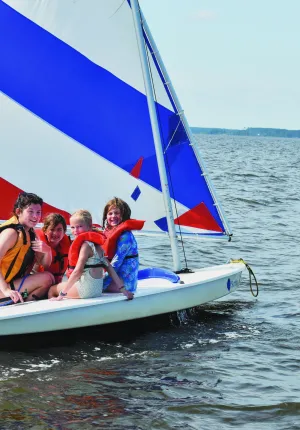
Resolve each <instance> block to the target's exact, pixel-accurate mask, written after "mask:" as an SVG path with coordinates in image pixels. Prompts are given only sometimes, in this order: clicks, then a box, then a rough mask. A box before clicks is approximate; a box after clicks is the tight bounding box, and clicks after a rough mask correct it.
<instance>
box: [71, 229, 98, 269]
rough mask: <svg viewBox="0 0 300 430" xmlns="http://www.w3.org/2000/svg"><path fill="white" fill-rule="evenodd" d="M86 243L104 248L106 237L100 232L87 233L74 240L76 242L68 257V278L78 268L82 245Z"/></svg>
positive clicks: (73, 243)
mask: <svg viewBox="0 0 300 430" xmlns="http://www.w3.org/2000/svg"><path fill="white" fill-rule="evenodd" d="M85 241H89V242H93V243H95V244H96V245H100V246H103V243H104V241H105V236H104V234H103V233H102V232H101V231H99V232H96V231H87V232H85V233H81V234H80V235H79V236H77V237H76V238H75V239H74V241H73V242H72V245H71V247H70V250H69V257H68V258H69V267H68V270H67V276H68V277H69V276H70V275H71V273H72V271H73V270H74V269H75V267H76V264H77V261H78V257H79V252H80V248H81V245H82V244H83V242H85ZM89 267H90V266H89ZM93 267H94V266H93ZM95 267H97V266H95ZM99 267H100V266H99Z"/></svg>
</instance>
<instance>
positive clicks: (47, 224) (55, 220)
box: [42, 213, 67, 233]
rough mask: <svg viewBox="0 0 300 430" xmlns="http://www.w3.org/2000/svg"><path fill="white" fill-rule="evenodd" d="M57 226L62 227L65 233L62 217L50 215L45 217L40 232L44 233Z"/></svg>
mask: <svg viewBox="0 0 300 430" xmlns="http://www.w3.org/2000/svg"><path fill="white" fill-rule="evenodd" d="M58 224H61V225H62V226H63V229H64V232H66V231H67V223H66V220H65V219H64V217H63V216H62V215H60V214H56V213H51V214H49V215H47V216H46V217H45V219H44V225H43V228H42V230H43V232H44V233H45V231H47V230H48V228H50V229H52V228H55V227H57V226H58Z"/></svg>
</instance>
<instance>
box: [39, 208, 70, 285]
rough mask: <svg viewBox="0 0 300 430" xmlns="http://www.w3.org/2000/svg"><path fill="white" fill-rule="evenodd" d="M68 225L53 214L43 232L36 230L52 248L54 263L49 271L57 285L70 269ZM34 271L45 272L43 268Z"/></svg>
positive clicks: (45, 224)
mask: <svg viewBox="0 0 300 430" xmlns="http://www.w3.org/2000/svg"><path fill="white" fill-rule="evenodd" d="M66 231H67V224H66V221H65V219H64V217H63V216H62V215H60V214H57V213H51V214H49V215H47V216H46V217H45V219H44V226H43V228H42V229H41V230H35V233H36V235H37V236H38V238H39V239H40V240H42V241H43V242H45V243H47V245H49V246H50V247H51V252H52V263H51V265H50V266H49V268H48V271H49V272H50V273H52V274H53V276H54V278H55V284H59V283H60V282H61V281H62V278H63V275H64V273H65V271H66V270H67V268H68V253H69V249H70V246H71V239H70V237H69V236H67V235H66ZM34 271H37V272H43V271H44V267H43V266H35V267H34Z"/></svg>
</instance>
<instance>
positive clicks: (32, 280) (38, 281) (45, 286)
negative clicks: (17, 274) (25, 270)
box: [14, 272, 54, 301]
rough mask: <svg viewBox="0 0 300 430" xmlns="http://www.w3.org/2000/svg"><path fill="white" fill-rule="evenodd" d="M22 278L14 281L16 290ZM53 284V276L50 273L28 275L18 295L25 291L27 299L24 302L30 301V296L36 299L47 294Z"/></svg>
mask: <svg viewBox="0 0 300 430" xmlns="http://www.w3.org/2000/svg"><path fill="white" fill-rule="evenodd" d="M22 280H23V278H20V279H16V280H15V281H14V286H15V289H16V290H18V288H19V286H20V284H21V282H22ZM53 282H54V276H53V275H52V273H50V272H42V273H36V274H34V275H29V276H28V277H27V278H26V279H25V281H24V282H23V285H22V287H21V289H20V293H22V292H24V291H26V290H27V292H28V297H27V298H26V299H25V301H29V300H32V295H36V296H37V297H42V296H44V295H46V294H47V292H48V290H49V288H50V287H51V285H52V284H53Z"/></svg>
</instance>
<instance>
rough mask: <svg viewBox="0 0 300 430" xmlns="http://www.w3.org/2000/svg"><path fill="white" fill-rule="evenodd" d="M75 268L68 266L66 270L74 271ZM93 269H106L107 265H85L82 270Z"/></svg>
mask: <svg viewBox="0 0 300 430" xmlns="http://www.w3.org/2000/svg"><path fill="white" fill-rule="evenodd" d="M75 267H76V266H68V269H71V270H73V269H75ZM93 267H102V268H103V269H106V268H107V264H105V263H97V264H86V265H85V266H84V269H92V268H93Z"/></svg>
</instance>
